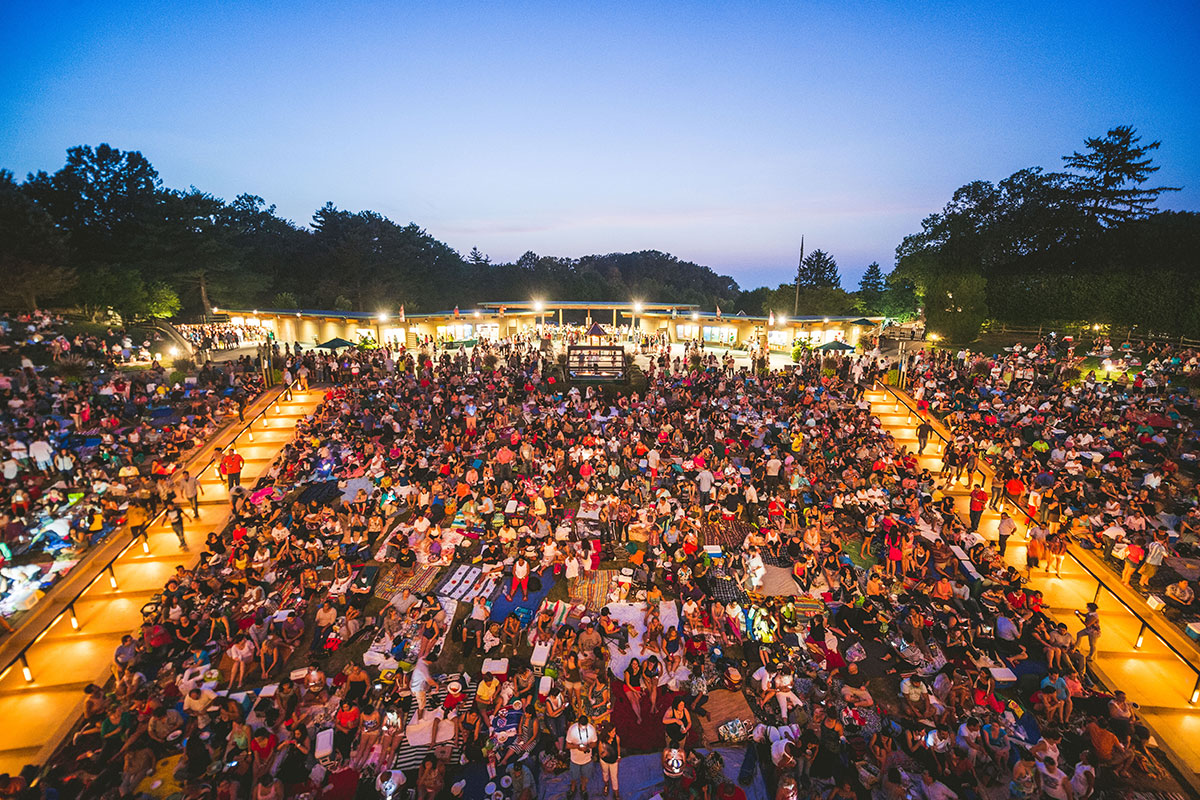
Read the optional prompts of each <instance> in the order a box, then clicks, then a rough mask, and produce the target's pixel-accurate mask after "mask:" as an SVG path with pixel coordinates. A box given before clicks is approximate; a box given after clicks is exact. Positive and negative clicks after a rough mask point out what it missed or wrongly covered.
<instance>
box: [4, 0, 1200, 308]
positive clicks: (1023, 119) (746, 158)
mask: <svg viewBox="0 0 1200 800" xmlns="http://www.w3.org/2000/svg"><path fill="white" fill-rule="evenodd" d="M1197 52H1200V6H1197V4H1195V3H1194V2H1193V3H1186V2H1161V3H1155V4H1149V3H1145V4H1142V3H1135V4H1130V3H1112V2H1088V3H1083V2H1071V1H1064V2H1056V3H1024V2H1003V3H999V2H998V3H983V2H980V3H952V2H905V3H898V2H897V3H857V2H829V3H823V2H818V3H812V2H784V3H768V2H763V3H745V4H733V3H650V4H647V3H628V4H623V3H615V2H614V3H603V4H574V3H540V2H531V3H511V4H510V3H453V4H446V3H420V4H413V3H401V2H381V3H354V2H347V3H329V2H323V3H306V2H278V3H252V2H241V3H215V2H214V3H186V2H171V3H133V2H119V1H116V0H114V1H113V2H107V3H56V2H39V3H32V2H29V3H18V2H7V3H3V4H2V5H0V120H3V124H0V167H5V168H8V169H11V170H13V171H14V172H15V173H16V174H17V175H18V176H23V175H24V174H25V173H27V172H29V171H30V170H35V169H47V170H50V171H53V170H54V169H57V168H58V167H60V166H61V165H62V163H63V160H64V153H65V150H66V149H67V148H68V147H70V146H72V145H75V144H83V143H87V144H98V143H100V142H108V143H110V144H112V145H114V146H117V147H120V148H122V149H136V150H141V151H142V152H143V153H144V154H145V155H146V156H147V157H148V158H149V159H150V160H151V161H152V162H153V163H154V165H155V166H156V167H157V168H158V170H159V172H160V174H161V176H162V178H163V180H164V182H165V183H166V184H167V185H169V186H172V187H179V188H185V187H187V186H189V185H195V186H197V187H199V188H201V189H204V190H205V191H209V192H212V193H213V194H216V195H218V196H221V197H225V198H232V197H233V196H234V195H236V194H238V193H240V192H252V193H255V194H259V195H261V196H263V197H264V198H266V200H267V201H268V202H270V203H274V204H276V205H277V206H278V207H279V211H280V213H282V214H283V215H284V216H287V217H289V218H291V219H293V220H295V221H297V222H300V223H303V224H307V223H308V222H309V221H310V218H311V215H312V212H313V211H314V210H315V209H316V208H317V207H318V206H320V205H322V204H324V203H325V202H326V201H327V200H329V201H333V202H334V203H335V204H336V205H338V206H339V207H342V208H348V209H351V210H359V209H362V208H370V209H374V210H377V211H379V212H381V213H383V214H385V215H387V216H388V217H390V218H392V219H394V220H396V221H399V222H408V221H415V222H417V223H418V224H420V225H422V226H424V227H425V228H427V229H428V230H429V232H430V233H432V234H433V235H434V236H437V237H438V238H440V239H443V240H444V241H446V242H448V243H449V244H450V245H452V246H453V247H455V248H457V249H459V250H460V251H462V252H464V253H465V252H466V251H468V250H470V248H471V247H472V246H478V247H479V248H480V249H482V250H483V251H485V252H487V253H489V254H491V256H492V257H493V259H494V260H507V259H513V258H516V257H517V256H519V255H520V254H521V253H522V252H524V251H526V250H534V251H536V252H538V253H541V254H548V255H582V254H585V253H597V252H614V251H624V250H637V249H643V248H655V249H660V250H666V251H669V252H672V253H674V254H676V255H678V256H679V257H681V258H685V259H690V260H693V261H697V262H700V263H703V264H708V265H710V266H712V267H713V268H714V269H716V270H718V271H720V272H726V273H728V274H731V275H733V276H734V277H736V278H737V279H738V281H739V282H740V283H741V284H742V285H743V286H746V287H751V286H756V285H760V284H763V283H768V284H772V285H773V284H775V283H778V282H780V281H784V280H787V279H788V277H789V275H790V274H791V272H792V270H793V269H794V263H795V258H796V250H797V247H798V244H799V240H800V235H801V234H802V233H803V234H805V236H806V242H807V247H808V248H809V249H811V248H814V247H821V248H823V249H825V250H827V251H829V252H830V253H832V254H833V256H834V257H835V258H836V259H837V260H838V262H839V264H840V266H841V267H842V272H843V283H844V284H853V283H856V282H857V279H858V276H859V274H860V273H861V271H862V269H863V267H864V266H865V265H866V264H868V263H869V262H870V261H873V260H878V261H879V262H880V263H881V264H883V266H884V268H885V269H888V268H890V267H891V265H892V261H893V253H894V250H895V246H896V244H897V243H898V242H899V241H900V239H901V238H902V237H903V236H904V235H905V234H906V233H910V232H912V231H915V230H917V229H918V227H919V224H920V221H921V219H922V218H923V217H924V216H925V215H927V214H928V213H930V212H932V211H934V210H936V209H938V208H940V207H941V206H942V205H943V204H944V203H945V202H946V201H947V200H948V199H949V197H950V194H951V192H953V190H954V189H955V188H956V187H958V186H960V185H962V184H964V183H967V182H968V181H970V180H973V179H976V178H987V179H992V180H998V179H1000V178H1002V177H1004V176H1006V175H1008V174H1010V173H1012V172H1014V171H1016V170H1017V169H1020V168H1022V167H1026V166H1031V165H1043V166H1046V167H1048V168H1057V166H1058V165H1059V156H1061V155H1063V154H1066V153H1069V152H1070V151H1072V150H1074V149H1077V148H1081V147H1082V143H1083V140H1084V138H1085V137H1087V136H1089V135H1098V134H1102V133H1103V132H1104V131H1105V130H1106V129H1107V128H1109V127H1111V126H1113V125H1117V124H1132V125H1134V126H1136V127H1137V128H1138V129H1139V130H1140V131H1141V132H1142V133H1143V134H1144V135H1145V136H1146V137H1147V138H1148V139H1149V138H1153V139H1161V140H1162V141H1163V146H1162V148H1161V149H1160V150H1159V151H1158V153H1157V159H1158V161H1159V163H1161V164H1162V165H1163V169H1162V170H1161V172H1159V173H1158V177H1159V178H1160V179H1161V180H1162V181H1163V182H1164V183H1169V184H1174V185H1183V186H1184V187H1185V188H1184V191H1182V192H1179V193H1177V194H1174V195H1171V196H1169V197H1167V198H1166V199H1165V202H1164V203H1163V206H1164V207H1168V208H1177V209H1197V208H1200V81H1197V80H1196V78H1197V70H1196V65H1197V61H1196V56H1195V54H1196V53H1197Z"/></svg>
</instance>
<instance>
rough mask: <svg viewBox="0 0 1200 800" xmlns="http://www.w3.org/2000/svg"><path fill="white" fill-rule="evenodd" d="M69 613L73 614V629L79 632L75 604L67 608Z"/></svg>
mask: <svg viewBox="0 0 1200 800" xmlns="http://www.w3.org/2000/svg"><path fill="white" fill-rule="evenodd" d="M67 611H68V612H70V614H71V627H72V628H73V629H75V630H79V617H77V616H75V604H74V603H72V604H71V605H69V606H67Z"/></svg>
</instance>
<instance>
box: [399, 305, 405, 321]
mask: <svg viewBox="0 0 1200 800" xmlns="http://www.w3.org/2000/svg"><path fill="white" fill-rule="evenodd" d="M400 321H401V322H404V304H403V303H401V304H400Z"/></svg>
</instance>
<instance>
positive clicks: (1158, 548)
mask: <svg viewBox="0 0 1200 800" xmlns="http://www.w3.org/2000/svg"><path fill="white" fill-rule="evenodd" d="M1166 538H1167V537H1166V534H1164V533H1155V534H1154V539H1152V540H1151V542H1150V544H1149V545H1148V546H1147V547H1146V558H1145V559H1144V560H1143V562H1142V571H1141V584H1142V588H1143V589H1149V588H1150V581H1151V580H1153V578H1154V576H1155V575H1157V574H1158V568H1159V567H1161V566H1162V562H1163V559H1164V558H1166V556H1167V543H1166V541H1165V540H1166Z"/></svg>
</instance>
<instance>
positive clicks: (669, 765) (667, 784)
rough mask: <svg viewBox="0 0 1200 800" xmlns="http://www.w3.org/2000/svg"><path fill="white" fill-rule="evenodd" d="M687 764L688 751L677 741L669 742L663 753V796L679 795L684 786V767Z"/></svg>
mask: <svg viewBox="0 0 1200 800" xmlns="http://www.w3.org/2000/svg"><path fill="white" fill-rule="evenodd" d="M686 765H687V751H686V750H684V749H683V747H682V746H680V745H678V744H676V743H675V742H667V746H666V748H665V749H664V750H663V754H662V771H663V796H664V797H672V798H674V797H678V796H679V790H680V789H681V788H682V786H683V769H684V767H685V766H686Z"/></svg>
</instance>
